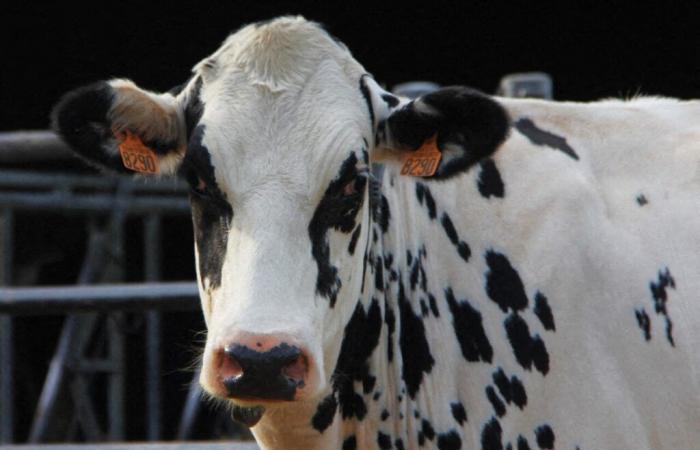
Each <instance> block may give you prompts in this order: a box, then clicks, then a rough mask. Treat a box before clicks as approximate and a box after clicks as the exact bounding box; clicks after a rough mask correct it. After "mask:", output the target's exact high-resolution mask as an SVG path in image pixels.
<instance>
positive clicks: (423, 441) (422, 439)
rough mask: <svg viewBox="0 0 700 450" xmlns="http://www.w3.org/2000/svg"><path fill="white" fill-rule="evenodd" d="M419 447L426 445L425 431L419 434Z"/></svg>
mask: <svg viewBox="0 0 700 450" xmlns="http://www.w3.org/2000/svg"><path fill="white" fill-rule="evenodd" d="M418 445H420V446H421V447H422V446H423V445H425V433H423V431H419V432H418Z"/></svg>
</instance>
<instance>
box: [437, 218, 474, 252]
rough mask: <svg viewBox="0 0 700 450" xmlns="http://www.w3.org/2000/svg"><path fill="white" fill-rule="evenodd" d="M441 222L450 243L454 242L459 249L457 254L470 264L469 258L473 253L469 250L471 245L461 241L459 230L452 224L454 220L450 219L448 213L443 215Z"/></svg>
mask: <svg viewBox="0 0 700 450" xmlns="http://www.w3.org/2000/svg"><path fill="white" fill-rule="evenodd" d="M440 222H441V223H442V227H443V228H444V229H445V233H447V237H448V238H449V239H450V242H452V243H453V244H454V246H455V247H456V248H457V253H459V256H461V257H462V259H464V260H465V261H467V262H468V261H469V257H470V256H471V253H472V252H471V249H470V248H469V245H467V243H466V242H464V241H460V240H459V236H458V235H457V230H456V229H455V226H454V224H453V223H452V219H450V216H448V215H447V213H442V218H441V220H440Z"/></svg>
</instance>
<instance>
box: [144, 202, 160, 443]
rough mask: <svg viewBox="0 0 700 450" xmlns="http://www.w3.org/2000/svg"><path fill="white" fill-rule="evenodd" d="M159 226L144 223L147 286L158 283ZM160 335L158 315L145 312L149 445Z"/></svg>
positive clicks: (154, 435)
mask: <svg viewBox="0 0 700 450" xmlns="http://www.w3.org/2000/svg"><path fill="white" fill-rule="evenodd" d="M160 224H161V222H160V217H159V216H158V215H156V214H150V215H148V216H146V218H145V221H144V243H143V248H144V260H145V272H146V273H145V278H146V281H149V282H154V281H157V280H159V279H160V263H161V246H160V231H161V230H160ZM160 333H161V325H160V313H159V312H158V311H156V310H152V309H151V310H149V311H148V312H146V405H147V410H148V418H147V420H148V428H147V433H148V440H149V441H157V440H158V439H160V434H161V431H160V422H161V414H160V411H161V390H160V386H161V382H160V372H161V363H160V355H161V352H160V350H161V348H160V347H161V346H160Z"/></svg>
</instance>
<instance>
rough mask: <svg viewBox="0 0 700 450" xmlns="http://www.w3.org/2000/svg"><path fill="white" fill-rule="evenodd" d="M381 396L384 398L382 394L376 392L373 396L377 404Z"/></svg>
mask: <svg viewBox="0 0 700 450" xmlns="http://www.w3.org/2000/svg"><path fill="white" fill-rule="evenodd" d="M381 396H382V393H381V392H375V393H374V396H372V399H373V400H374V401H375V402H376V401H377V400H379V397H381Z"/></svg>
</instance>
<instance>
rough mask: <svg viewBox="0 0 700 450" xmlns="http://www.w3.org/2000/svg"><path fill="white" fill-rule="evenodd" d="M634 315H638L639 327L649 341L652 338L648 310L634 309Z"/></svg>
mask: <svg viewBox="0 0 700 450" xmlns="http://www.w3.org/2000/svg"><path fill="white" fill-rule="evenodd" d="M634 315H635V316H636V317H637V323H638V324H639V328H641V329H642V331H643V332H644V339H645V340H647V341H648V340H650V339H651V322H650V321H649V316H648V315H647V312H646V311H645V310H644V308H641V309H636V310H635V311H634Z"/></svg>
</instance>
